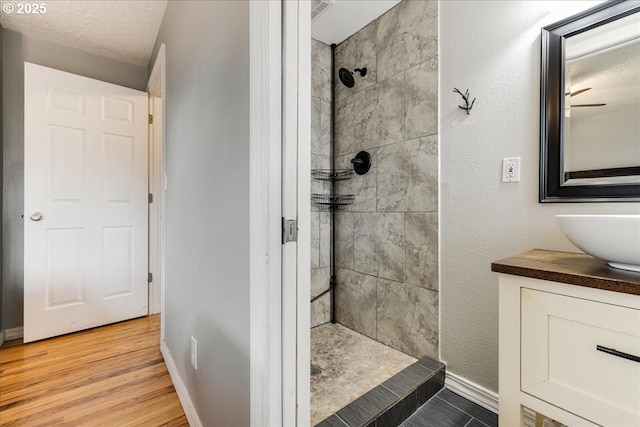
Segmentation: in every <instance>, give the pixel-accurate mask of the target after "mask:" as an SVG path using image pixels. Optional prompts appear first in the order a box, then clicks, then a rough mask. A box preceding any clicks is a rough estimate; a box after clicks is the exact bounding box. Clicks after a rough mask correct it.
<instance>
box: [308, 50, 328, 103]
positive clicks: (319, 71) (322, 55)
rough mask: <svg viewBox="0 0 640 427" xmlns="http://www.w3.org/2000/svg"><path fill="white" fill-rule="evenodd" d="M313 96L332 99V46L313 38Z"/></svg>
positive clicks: (326, 99)
mask: <svg viewBox="0 0 640 427" xmlns="http://www.w3.org/2000/svg"><path fill="white" fill-rule="evenodd" d="M311 96H315V97H317V98H321V99H324V100H325V101H331V47H329V46H328V45H326V44H324V43H322V42H319V41H317V40H314V39H311Z"/></svg>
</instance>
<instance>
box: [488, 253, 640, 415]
mask: <svg viewBox="0 0 640 427" xmlns="http://www.w3.org/2000/svg"><path fill="white" fill-rule="evenodd" d="M491 269H492V271H495V272H498V273H500V274H499V306H500V316H499V326H500V332H499V340H500V341H499V343H500V351H499V375H500V379H499V394H500V404H499V408H500V411H499V424H500V426H502V427H507V426H508V427H515V426H522V425H523V421H524V411H525V408H528V409H529V410H532V411H535V412H537V413H539V414H543V415H544V416H545V417H548V418H551V419H553V420H556V421H558V422H560V423H562V424H565V425H567V426H640V273H634V272H629V271H623V270H617V269H614V268H611V267H609V266H608V265H607V263H606V262H605V261H601V260H598V259H596V258H593V257H591V256H589V255H585V254H577V253H569V252H555V251H545V250H539V249H535V250H531V251H529V252H525V253H523V254H520V255H517V256H513V257H510V258H505V259H502V260H500V261H496V262H494V263H492V264H491Z"/></svg>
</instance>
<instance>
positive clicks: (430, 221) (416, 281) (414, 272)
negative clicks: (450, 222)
mask: <svg viewBox="0 0 640 427" xmlns="http://www.w3.org/2000/svg"><path fill="white" fill-rule="evenodd" d="M404 232H405V240H406V260H407V265H406V268H407V278H406V283H409V284H411V285H414V286H420V287H422V288H427V289H432V290H434V291H437V290H438V213H437V212H417V213H406V214H405V215H404Z"/></svg>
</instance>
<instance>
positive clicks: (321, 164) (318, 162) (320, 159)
mask: <svg viewBox="0 0 640 427" xmlns="http://www.w3.org/2000/svg"><path fill="white" fill-rule="evenodd" d="M329 168H331V159H330V158H329V156H320V155H318V154H312V155H311V169H329ZM310 179H311V194H329V193H330V192H331V183H330V182H327V181H318V180H317V179H313V177H310ZM311 210H312V211H318V207H317V206H314V205H313V204H312V205H311Z"/></svg>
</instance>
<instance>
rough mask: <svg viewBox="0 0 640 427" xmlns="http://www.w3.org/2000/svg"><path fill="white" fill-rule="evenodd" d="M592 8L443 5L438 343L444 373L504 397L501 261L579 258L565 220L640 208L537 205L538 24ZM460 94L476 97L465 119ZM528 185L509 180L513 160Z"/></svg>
mask: <svg viewBox="0 0 640 427" xmlns="http://www.w3.org/2000/svg"><path fill="white" fill-rule="evenodd" d="M594 4H595V2H539V1H482V2H477V1H454V2H450V1H445V2H442V3H441V4H440V79H441V81H440V84H441V89H442V90H441V96H442V98H441V101H440V132H441V140H440V149H441V166H442V167H441V171H442V172H441V177H440V179H441V202H442V206H441V229H440V233H441V255H440V256H441V274H442V277H441V281H440V283H441V309H442V318H441V321H442V327H441V331H442V332H441V333H442V335H441V345H442V353H441V354H442V359H443V360H444V361H445V362H447V371H450V372H453V373H455V374H458V375H461V376H462V377H464V378H467V379H469V380H471V381H473V382H475V383H477V384H480V385H482V386H484V387H486V388H488V389H490V390H493V391H497V390H498V276H497V274H496V273H492V272H491V268H490V264H491V262H492V261H495V260H498V259H501V258H504V257H507V256H510V255H515V254H517V253H521V252H524V251H527V250H529V249H533V248H543V249H555V250H567V251H573V252H579V251H578V249H577V248H575V247H574V246H573V245H571V243H569V241H568V240H567V239H566V238H565V237H564V235H563V234H562V232H561V231H560V230H559V229H558V227H557V226H556V223H555V218H554V215H556V214H572V213H573V214H587V213H602V214H606V213H636V214H637V213H639V212H640V204H638V203H560V204H557V203H551V204H540V203H538V153H539V148H538V147H539V129H538V127H539V120H540V113H539V108H540V107H539V106H540V29H541V28H542V27H544V26H545V25H548V24H551V23H553V22H556V21H559V20H560V19H563V18H565V17H567V16H570V15H572V14H574V13H577V12H579V11H580V10H584V9H586V8H588V7H590V6H593V5H594ZM453 87H457V88H459V89H461V90H465V89H467V88H468V89H469V90H470V92H471V95H472V96H473V97H476V98H477V101H476V103H475V105H474V107H473V110H472V111H471V115H469V116H467V115H466V114H465V112H464V111H462V110H460V109H459V108H458V105H459V104H460V102H461V99H460V96H459V95H457V94H455V93H453V92H451V91H452V89H453ZM517 156H520V157H522V162H521V165H522V171H521V182H519V183H512V184H507V183H502V182H501V167H502V166H501V163H502V158H504V157H517Z"/></svg>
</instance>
